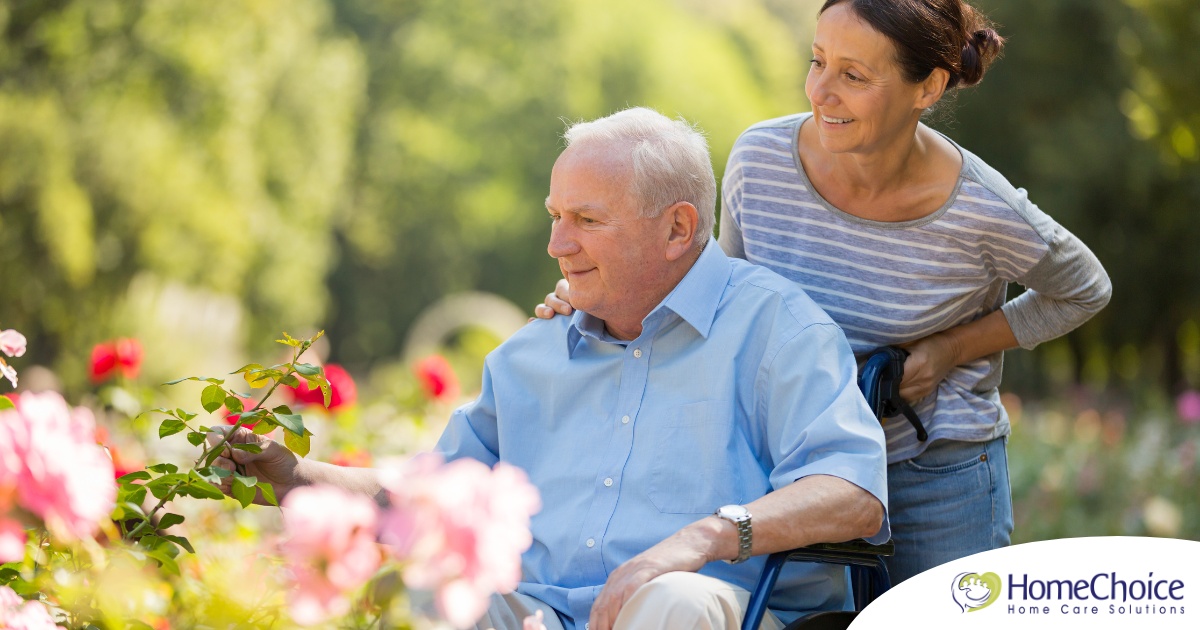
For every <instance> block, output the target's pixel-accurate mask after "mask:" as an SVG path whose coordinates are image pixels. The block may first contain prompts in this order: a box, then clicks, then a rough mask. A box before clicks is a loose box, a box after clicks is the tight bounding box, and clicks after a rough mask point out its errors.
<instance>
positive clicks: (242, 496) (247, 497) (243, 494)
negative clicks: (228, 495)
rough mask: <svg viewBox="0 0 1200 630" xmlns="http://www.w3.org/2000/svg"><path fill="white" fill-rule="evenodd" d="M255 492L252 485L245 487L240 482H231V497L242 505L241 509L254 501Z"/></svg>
mask: <svg viewBox="0 0 1200 630" xmlns="http://www.w3.org/2000/svg"><path fill="white" fill-rule="evenodd" d="M255 494H256V491H255V490H254V486H250V487H249V488H247V487H246V486H243V485H242V484H240V483H235V484H233V498H235V499H237V502H238V503H240V504H241V505H242V509H243V510H244V509H246V507H247V506H249V505H250V504H251V503H254V495H255Z"/></svg>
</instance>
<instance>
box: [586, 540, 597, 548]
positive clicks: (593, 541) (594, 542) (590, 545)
mask: <svg viewBox="0 0 1200 630" xmlns="http://www.w3.org/2000/svg"><path fill="white" fill-rule="evenodd" d="M587 546H588V549H591V548H592V547H595V546H596V539H595V538H589V539H587Z"/></svg>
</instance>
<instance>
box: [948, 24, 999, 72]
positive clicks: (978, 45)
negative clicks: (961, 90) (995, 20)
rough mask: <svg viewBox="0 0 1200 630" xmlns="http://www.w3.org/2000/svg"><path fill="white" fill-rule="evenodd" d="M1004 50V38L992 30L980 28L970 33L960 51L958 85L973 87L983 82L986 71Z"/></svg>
mask: <svg viewBox="0 0 1200 630" xmlns="http://www.w3.org/2000/svg"><path fill="white" fill-rule="evenodd" d="M1002 48H1004V38H1003V37H1000V34H999V33H997V32H996V31H995V30H994V29H992V28H981V29H979V30H976V31H974V32H973V33H971V36H970V37H968V38H967V44H966V45H965V46H963V50H962V76H961V78H960V79H959V81H958V83H960V84H961V85H963V86H967V85H975V84H976V83H979V82H980V81H982V80H983V73H984V72H986V71H987V68H988V66H990V65H991V63H992V62H993V61H995V60H996V58H997V57H999V56H1000V50H1001V49H1002Z"/></svg>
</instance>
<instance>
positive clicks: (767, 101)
mask: <svg viewBox="0 0 1200 630" xmlns="http://www.w3.org/2000/svg"><path fill="white" fill-rule="evenodd" d="M335 7H336V14H337V20H338V22H339V23H340V24H342V25H345V26H346V27H347V28H349V29H350V30H352V31H353V32H355V33H356V34H357V35H358V36H359V38H360V40H361V41H362V43H363V47H364V50H365V51H366V53H367V59H368V63H369V68H368V72H369V77H370V78H369V81H368V86H369V88H368V94H369V104H368V108H367V112H366V114H365V117H364V120H363V125H362V127H361V129H360V130H359V140H358V153H359V155H360V159H361V164H360V167H359V168H358V169H357V171H356V176H355V178H354V181H353V196H352V199H353V201H352V204H353V207H354V210H353V212H352V213H350V214H349V215H348V216H347V217H346V219H347V220H346V222H345V223H344V225H343V229H342V232H341V234H342V239H343V240H342V245H343V249H342V258H341V260H340V262H339V264H338V266H337V268H336V270H335V271H334V273H333V275H332V276H331V278H330V281H329V284H330V290H331V291H332V292H333V294H334V295H335V296H336V297H335V299H334V312H333V317H332V321H331V324H330V332H331V336H332V338H333V339H334V341H335V342H336V343H338V344H339V345H338V346H336V347H335V349H334V352H335V354H336V356H337V358H338V360H340V361H342V362H345V363H351V364H363V363H367V362H371V361H374V360H377V359H382V358H392V357H396V356H398V355H399V353H400V351H401V347H400V346H401V344H402V343H403V339H404V334H405V331H406V329H407V327H408V325H409V324H410V323H411V322H412V321H413V319H414V318H415V317H416V315H417V314H418V313H419V312H420V310H421V309H423V308H424V307H425V306H428V305H429V304H432V303H433V302H434V301H435V300H436V299H437V298H438V297H440V296H441V295H444V294H446V293H448V292H452V291H456V290H463V289H472V288H477V289H481V290H485V291H491V292H495V293H499V294H501V295H504V296H505V297H508V298H509V299H512V300H514V301H515V302H517V303H518V304H523V305H528V307H529V308H530V309H532V306H533V304H535V303H537V302H538V301H540V300H541V297H542V296H544V295H545V293H546V291H547V290H549V289H550V288H552V287H553V283H554V281H555V279H556V278H557V277H559V275H558V268H557V265H555V264H554V262H553V261H552V260H550V259H549V258H548V257H547V256H546V253H545V246H546V238H547V235H548V228H549V223H548V221H546V220H545V217H546V215H545V214H544V212H545V211H544V209H543V208H542V206H543V200H544V198H545V195H546V191H547V188H548V186H549V176H550V168H551V166H552V165H553V163H554V159H555V158H556V157H557V154H558V152H559V151H560V150H561V147H562V141H561V133H562V131H563V121H564V119H579V118H595V117H598V116H602V115H605V114H608V113H611V112H614V111H616V110H618V109H622V108H624V107H627V106H632V105H647V106H651V107H655V108H658V109H659V110H660V111H663V112H665V113H667V114H670V115H676V114H678V115H681V116H684V117H685V118H687V119H688V120H691V121H694V122H697V123H698V124H700V125H701V127H703V128H704V129H705V130H706V131H707V132H708V133H709V136H710V138H711V139H712V144H713V150H714V151H713V152H714V161H715V163H716V164H718V165H723V164H724V159H725V155H726V154H727V153H728V150H729V147H730V145H732V143H733V140H734V139H735V138H736V136H737V134H738V132H739V131H741V129H742V128H743V127H745V126H746V125H748V124H750V123H751V122H754V121H755V120H759V119H762V118H768V117H771V116H776V115H781V114H784V113H787V112H789V111H794V110H798V109H803V107H804V105H803V101H802V95H801V90H800V85H801V74H800V71H799V69H800V68H801V66H802V64H801V63H800V60H799V59H798V58H797V57H796V55H794V52H793V51H794V41H793V40H792V38H791V36H790V34H789V33H788V31H787V30H786V29H785V28H784V27H783V26H782V25H781V23H780V22H779V21H778V20H777V19H776V18H774V17H773V16H772V15H771V14H769V13H768V12H767V11H765V10H764V9H763V7H762V5H761V4H759V2H758V1H757V0H738V1H737V2H705V1H702V0H690V1H689V2H688V3H684V6H680V3H675V2H671V1H669V0H605V1H601V0H584V1H580V2H571V3H563V2H554V1H552V0H528V1H524V2H495V1H492V0H463V1H460V2H441V1H437V0H418V1H414V2H404V3H400V2H378V1H377V0H338V1H337V2H336V3H335Z"/></svg>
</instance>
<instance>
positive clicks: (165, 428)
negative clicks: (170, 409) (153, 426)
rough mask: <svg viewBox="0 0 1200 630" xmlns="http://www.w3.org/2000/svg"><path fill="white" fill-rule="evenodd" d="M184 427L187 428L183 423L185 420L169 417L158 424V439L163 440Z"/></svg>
mask: <svg viewBox="0 0 1200 630" xmlns="http://www.w3.org/2000/svg"><path fill="white" fill-rule="evenodd" d="M184 429H187V425H186V424H184V423H183V420H175V419H173V418H168V419H166V420H163V421H162V424H160V425H158V439H160V440H161V439H163V438H165V437H167V436H168V435H175V434H176V433H179V432H180V431H183V430H184Z"/></svg>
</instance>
